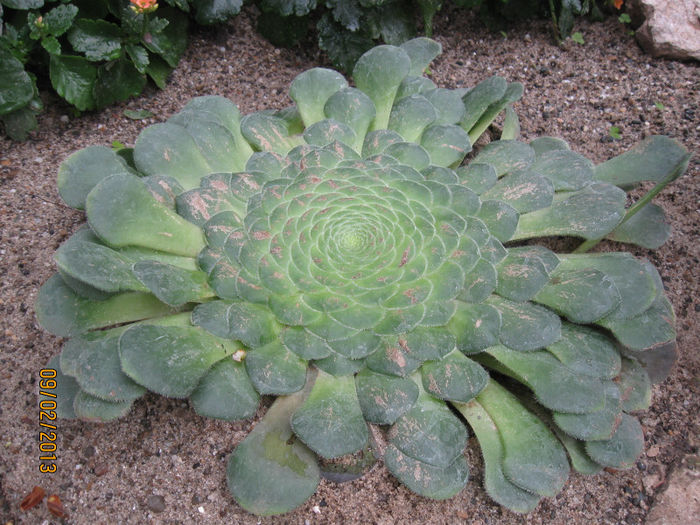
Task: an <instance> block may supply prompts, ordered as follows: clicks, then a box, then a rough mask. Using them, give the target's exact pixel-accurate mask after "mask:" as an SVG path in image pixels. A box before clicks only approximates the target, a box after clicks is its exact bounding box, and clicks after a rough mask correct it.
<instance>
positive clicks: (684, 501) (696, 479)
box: [646, 458, 700, 525]
mask: <svg viewBox="0 0 700 525" xmlns="http://www.w3.org/2000/svg"><path fill="white" fill-rule="evenodd" d="M693 516H695V517H694V518H693ZM698 516H700V473H699V472H698V471H697V470H694V469H692V468H690V465H689V462H688V458H685V459H684V461H683V462H682V464H681V466H680V467H679V468H678V469H676V471H675V472H674V473H673V474H672V475H671V477H670V479H669V483H668V488H667V489H666V490H665V491H664V492H663V494H661V495H660V496H658V497H657V498H656V503H655V504H654V507H653V508H652V509H651V511H650V512H649V515H648V517H647V522H646V523H647V525H687V524H689V523H697V518H698Z"/></svg>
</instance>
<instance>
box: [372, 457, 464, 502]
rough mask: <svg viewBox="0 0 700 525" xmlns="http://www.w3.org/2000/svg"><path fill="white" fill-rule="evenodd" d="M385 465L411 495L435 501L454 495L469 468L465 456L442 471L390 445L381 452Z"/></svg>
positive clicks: (458, 458) (460, 487) (461, 487)
mask: <svg viewBox="0 0 700 525" xmlns="http://www.w3.org/2000/svg"><path fill="white" fill-rule="evenodd" d="M384 464H385V465H386V467H387V468H388V469H389V472H391V473H392V474H393V475H394V476H396V477H397V478H398V479H399V481H401V483H403V484H404V485H406V486H407V487H408V488H409V489H411V490H412V491H413V492H415V493H416V494H419V495H421V496H425V497H426V498H431V499H437V500H442V499H447V498H451V497H452V496H454V495H456V494H457V493H458V492H459V491H460V490H462V489H463V488H464V486H465V485H466V484H467V479H468V478H469V467H468V466H467V462H466V460H465V459H464V456H458V457H457V459H455V460H454V461H453V462H452V463H451V464H450V465H448V466H447V467H444V468H441V467H437V466H435V465H431V464H429V463H425V462H423V461H420V460H417V459H414V458H412V457H411V456H408V455H406V454H404V453H403V452H401V450H399V449H398V448H397V447H395V446H394V445H391V444H390V445H389V446H388V447H387V449H386V452H385V453H384Z"/></svg>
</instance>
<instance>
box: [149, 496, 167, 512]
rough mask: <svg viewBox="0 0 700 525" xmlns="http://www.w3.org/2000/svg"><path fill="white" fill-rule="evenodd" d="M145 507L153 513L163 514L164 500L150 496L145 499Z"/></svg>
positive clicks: (161, 497)
mask: <svg viewBox="0 0 700 525" xmlns="http://www.w3.org/2000/svg"><path fill="white" fill-rule="evenodd" d="M146 506H147V507H148V508H149V509H150V510H152V511H153V512H163V511H164V510H165V498H164V497H163V496H157V495H156V494H151V495H150V496H148V498H146Z"/></svg>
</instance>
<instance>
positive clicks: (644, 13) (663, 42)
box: [628, 0, 700, 60]
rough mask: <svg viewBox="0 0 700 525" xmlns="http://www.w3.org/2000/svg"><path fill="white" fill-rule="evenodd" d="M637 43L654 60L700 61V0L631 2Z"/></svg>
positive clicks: (638, 0)
mask: <svg viewBox="0 0 700 525" xmlns="http://www.w3.org/2000/svg"><path fill="white" fill-rule="evenodd" d="M628 10H629V12H630V16H631V17H632V20H633V22H635V23H639V22H641V21H642V20H643V21H644V22H643V23H642V25H641V26H640V27H639V28H638V29H637V31H636V36H637V42H639V45H640V46H642V48H643V49H644V50H645V51H646V52H647V53H649V54H650V55H652V56H654V57H664V58H673V59H677V60H692V59H695V60H700V0H630V2H629V4H628Z"/></svg>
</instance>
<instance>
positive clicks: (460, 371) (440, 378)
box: [421, 350, 489, 402]
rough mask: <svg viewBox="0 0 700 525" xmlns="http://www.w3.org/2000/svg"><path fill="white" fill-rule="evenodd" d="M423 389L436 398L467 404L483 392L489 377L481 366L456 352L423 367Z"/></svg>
mask: <svg viewBox="0 0 700 525" xmlns="http://www.w3.org/2000/svg"><path fill="white" fill-rule="evenodd" d="M421 377H422V379H423V388H425V390H426V391H428V392H430V393H431V394H432V395H434V396H435V397H438V398H440V399H448V400H451V401H461V402H467V401H469V400H471V399H473V398H474V397H476V395H477V394H478V393H479V392H481V391H482V390H483V389H484V388H485V387H486V383H488V380H489V375H488V373H487V372H486V370H484V369H483V368H482V367H481V365H479V364H478V363H475V362H474V361H472V360H471V359H469V358H468V357H465V356H464V355H463V354H462V353H461V352H460V351H458V350H454V351H452V352H451V353H450V354H448V355H446V356H445V357H444V358H442V359H441V360H440V361H429V362H427V363H425V364H424V365H423V366H422V367H421Z"/></svg>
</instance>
